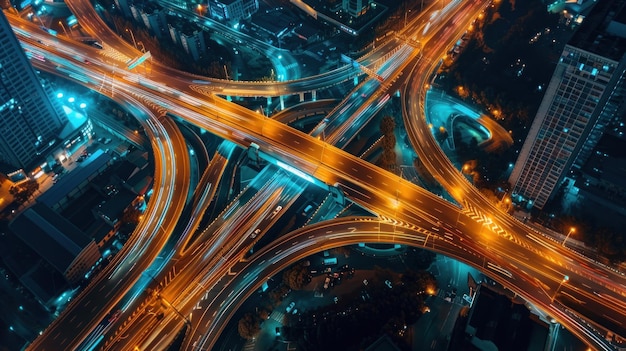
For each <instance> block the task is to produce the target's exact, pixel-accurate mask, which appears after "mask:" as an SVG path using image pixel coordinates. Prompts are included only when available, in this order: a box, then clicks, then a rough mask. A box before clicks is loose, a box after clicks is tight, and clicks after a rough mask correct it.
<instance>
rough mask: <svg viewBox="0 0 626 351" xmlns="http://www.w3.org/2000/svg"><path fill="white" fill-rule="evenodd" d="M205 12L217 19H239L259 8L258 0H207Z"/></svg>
mask: <svg viewBox="0 0 626 351" xmlns="http://www.w3.org/2000/svg"><path fill="white" fill-rule="evenodd" d="M207 5H208V11H207V13H208V14H209V15H210V16H211V17H213V18H216V19H219V20H228V21H233V22H236V21H239V20H241V19H243V18H247V17H250V16H251V15H252V14H254V13H255V12H257V10H258V9H259V1H258V0H208V2H207Z"/></svg>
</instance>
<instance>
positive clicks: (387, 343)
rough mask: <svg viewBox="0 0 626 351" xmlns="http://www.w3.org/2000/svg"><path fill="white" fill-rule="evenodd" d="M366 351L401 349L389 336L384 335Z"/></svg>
mask: <svg viewBox="0 0 626 351" xmlns="http://www.w3.org/2000/svg"><path fill="white" fill-rule="evenodd" d="M365 351H400V348H398V347H397V346H396V344H394V343H393V341H391V339H390V338H389V336H387V335H383V336H381V337H380V338H378V340H376V341H374V343H373V344H371V345H370V346H369V347H368V348H366V349H365Z"/></svg>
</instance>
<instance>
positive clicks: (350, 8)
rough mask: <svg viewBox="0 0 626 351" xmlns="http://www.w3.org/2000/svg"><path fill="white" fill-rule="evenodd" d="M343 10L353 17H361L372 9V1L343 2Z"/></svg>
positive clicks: (355, 0) (351, 0) (349, 0)
mask: <svg viewBox="0 0 626 351" xmlns="http://www.w3.org/2000/svg"><path fill="white" fill-rule="evenodd" d="M341 7H342V8H343V10H344V11H345V12H347V13H349V14H350V15H351V16H353V17H359V16H360V15H362V14H364V13H365V12H367V10H369V8H370V0H343V2H342V6H341Z"/></svg>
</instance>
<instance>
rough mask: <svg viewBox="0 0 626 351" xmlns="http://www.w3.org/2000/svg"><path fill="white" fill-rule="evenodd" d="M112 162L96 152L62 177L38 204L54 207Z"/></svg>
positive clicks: (39, 198) (107, 156)
mask: <svg viewBox="0 0 626 351" xmlns="http://www.w3.org/2000/svg"><path fill="white" fill-rule="evenodd" d="M110 160H111V156H110V155H109V154H107V153H105V152H103V151H102V150H97V151H95V152H94V153H93V154H92V155H91V156H89V157H87V158H86V159H85V161H83V162H82V163H81V164H80V165H79V166H78V167H76V168H75V169H74V170H73V171H71V172H69V173H68V174H66V175H65V176H63V177H61V178H60V179H59V181H58V182H57V183H56V184H54V186H52V187H51V188H50V189H48V190H47V191H46V192H45V193H43V194H41V195H40V196H39V197H38V198H37V202H39V203H42V204H45V205H46V206H49V207H53V206H54V205H56V204H57V203H58V202H59V201H61V200H62V199H63V198H65V197H66V196H67V195H68V194H69V193H70V192H72V191H73V190H74V189H76V186H77V185H78V184H81V183H83V182H84V181H86V180H88V179H90V178H91V177H93V176H94V174H97V173H98V172H99V170H100V169H101V168H102V167H104V166H106V165H107V164H108V162H109V161H110Z"/></svg>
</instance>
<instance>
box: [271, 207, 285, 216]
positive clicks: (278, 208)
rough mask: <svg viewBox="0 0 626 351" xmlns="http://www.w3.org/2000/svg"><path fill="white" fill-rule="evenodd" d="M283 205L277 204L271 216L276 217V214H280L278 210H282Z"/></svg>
mask: <svg viewBox="0 0 626 351" xmlns="http://www.w3.org/2000/svg"><path fill="white" fill-rule="evenodd" d="M282 209H283V207H282V206H281V205H278V206H276V209H275V210H274V212H272V216H271V218H274V216H276V215H277V214H278V212H280V210H282Z"/></svg>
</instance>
